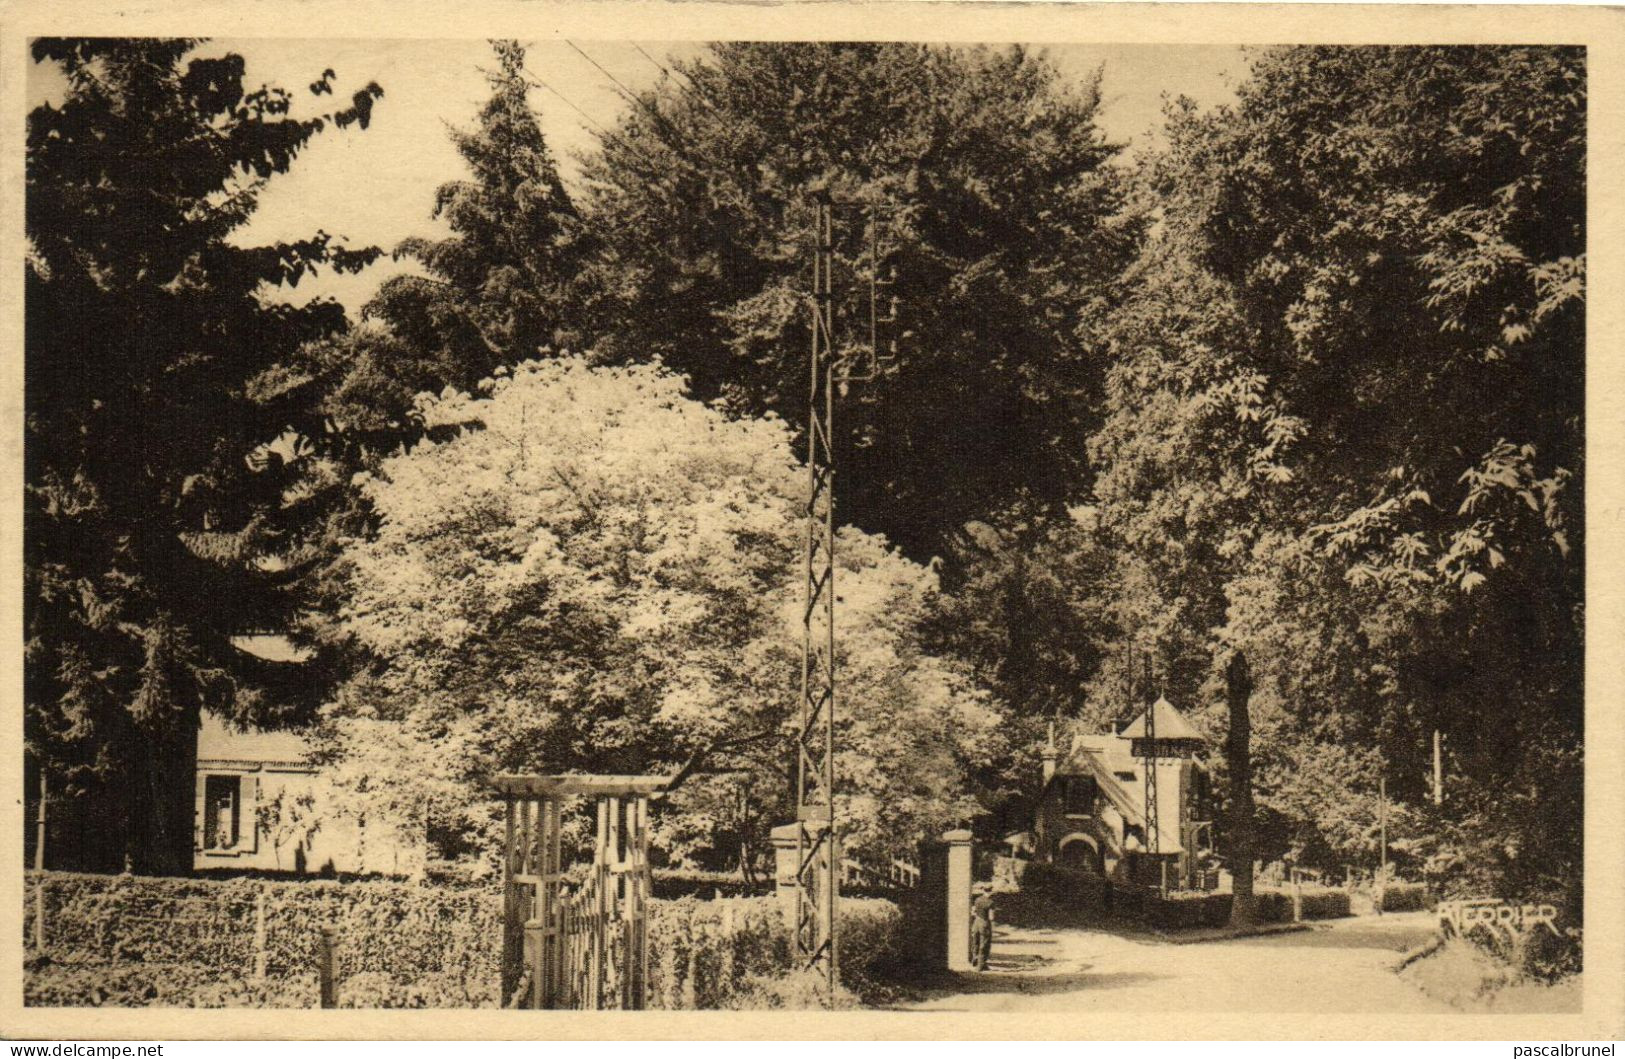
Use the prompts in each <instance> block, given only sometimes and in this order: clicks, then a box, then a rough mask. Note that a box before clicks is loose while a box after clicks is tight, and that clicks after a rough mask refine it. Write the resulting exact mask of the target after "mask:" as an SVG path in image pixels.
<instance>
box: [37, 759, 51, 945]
mask: <svg viewBox="0 0 1625 1059" xmlns="http://www.w3.org/2000/svg"><path fill="white" fill-rule="evenodd" d="M49 795H50V791H49V787H48V784H47V782H46V778H45V762H44V761H41V762H40V763H39V814H38V819H37V820H36V826H37V827H38V831H37V833H36V835H35V838H34V871H35V872H37V873H39V874H38V875H37V878H38V879H39V889H38V890H37V891H35V893H34V951H35V952H44V951H45V874H44V873H45V802H46V799H47V798H48V797H49Z"/></svg>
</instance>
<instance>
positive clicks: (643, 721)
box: [328, 357, 997, 864]
mask: <svg viewBox="0 0 1625 1059" xmlns="http://www.w3.org/2000/svg"><path fill="white" fill-rule="evenodd" d="M485 390H486V394H485V395H484V396H476V397H468V396H464V395H449V396H447V397H445V398H438V399H430V398H425V399H424V400H423V401H422V402H421V404H420V407H421V411H422V414H423V415H424V417H425V421H426V422H428V423H430V424H435V423H446V424H456V423H463V422H469V421H477V422H479V423H480V424H482V428H481V429H478V430H470V431H467V432H465V433H463V434H462V435H461V436H459V437H457V438H456V439H455V440H452V441H449V442H446V443H444V444H440V445H436V444H434V443H432V442H425V443H422V444H419V445H417V446H415V447H414V448H413V449H412V450H411V451H410V452H409V453H406V454H403V455H400V456H396V457H392V458H390V459H387V460H385V461H383V463H382V465H381V466H380V468H379V470H378V473H377V474H376V475H375V476H374V477H373V478H372V479H371V480H370V481H369V482H368V483H367V485H366V486H365V491H366V493H367V495H368V498H369V499H370V501H371V503H372V505H373V507H374V509H375V510H376V512H377V517H378V519H379V526H378V531H377V533H376V534H375V535H374V536H373V537H371V538H370V539H367V540H358V541H356V542H355V543H354V544H353V545H352V547H351V548H350V549H349V551H348V552H347V554H346V559H347V563H348V565H349V569H350V573H351V576H352V585H353V591H352V595H351V597H350V601H349V603H348V604H347V606H346V608H345V610H344V613H343V627H344V629H345V631H347V632H348V633H350V634H351V635H353V636H354V637H355V639H356V640H357V641H358V643H359V644H360V646H361V647H362V648H363V649H364V650H365V651H366V652H367V654H368V655H369V657H370V658H371V659H372V664H371V665H369V666H368V667H367V668H366V669H365V670H364V671H363V672H362V673H361V674H359V675H358V676H357V677H356V678H355V679H354V680H353V681H352V682H351V683H350V685H349V686H347V687H346V688H345V689H344V691H343V693H342V694H341V695H340V696H339V698H338V699H337V701H336V702H335V704H334V705H333V706H332V707H331V709H330V710H329V714H328V719H329V722H330V726H329V727H330V735H331V742H332V746H333V748H334V750H335V751H337V752H338V754H339V756H340V757H342V759H343V762H344V764H343V768H344V770H345V773H346V774H347V775H348V776H349V783H350V786H351V789H352V791H353V792H354V796H355V797H356V798H357V799H358V800H359V801H360V802H363V803H365V802H366V801H368V800H369V799H370V800H372V801H375V802H376V801H379V800H380V799H381V800H382V802H383V804H382V805H380V808H379V812H381V813H382V812H389V813H392V814H394V815H399V814H400V813H401V812H403V811H404V812H406V813H407V814H408V815H409V816H410V817H411V818H414V819H416V818H417V817H418V816H419V815H420V814H422V813H424V812H427V816H428V819H429V821H430V827H431V835H432V836H433V837H434V838H435V841H436V843H437V845H438V846H439V848H440V850H441V852H442V853H444V854H459V853H465V852H470V851H479V852H484V853H487V854H488V853H490V851H491V848H492V844H493V843H494V842H496V841H497V840H498V837H499V836H498V835H497V832H496V825H497V818H496V815H495V814H496V807H495V804H494V802H493V800H492V797H491V793H490V789H489V787H488V786H487V785H486V783H487V781H488V779H489V777H490V776H492V775H493V774H496V773H499V772H538V771H545V772H558V771H569V770H581V771H589V772H607V773H644V772H658V773H672V772H676V771H677V770H678V769H679V768H680V767H682V766H683V765H684V764H685V763H686V762H688V761H689V760H690V758H692V757H694V755H696V754H697V753H698V754H702V755H703V754H704V753H705V752H706V751H710V752H711V753H710V754H709V756H706V757H703V758H702V759H700V760H698V761H697V762H696V763H697V765H698V766H699V770H700V772H701V773H702V775H700V776H699V777H697V778H696V779H695V780H693V781H691V783H690V784H689V785H688V786H685V787H684V788H683V789H682V790H681V791H680V793H679V794H678V795H677V796H676V799H675V801H676V804H677V806H678V808H679V809H680V810H681V811H680V812H677V813H663V814H660V816H659V818H658V821H657V823H658V824H659V827H660V835H659V837H660V839H661V841H660V845H661V847H662V848H663V849H665V850H667V851H668V852H669V853H671V854H673V855H676V856H683V855H685V854H688V853H690V852H691V851H698V852H699V853H700V854H701V855H703V854H704V853H707V852H710V851H721V852H722V854H723V855H724V856H727V857H728V858H729V861H728V863H730V864H731V863H732V862H733V860H734V857H735V855H736V854H737V851H738V848H739V844H740V843H741V842H744V843H746V844H747V845H749V844H751V843H752V842H753V841H754V842H756V843H757V844H756V851H757V852H760V851H761V850H762V849H763V844H762V842H761V840H765V838H766V834H765V829H766V828H767V827H771V826H773V825H775V824H777V823H781V822H783V821H784V820H785V819H788V818H789V817H790V816H791V815H792V814H793V807H794V802H793V797H792V794H791V792H792V789H793V788H792V786H791V780H792V775H791V773H790V771H789V769H790V768H791V764H792V762H793V760H794V759H793V756H792V754H791V752H790V746H791V740H792V729H793V726H794V724H795V721H794V717H795V712H796V710H797V708H798V703H797V698H796V688H797V675H798V673H799V666H800V656H799V643H800V640H799V636H800V589H801V585H800V579H799V573H800V566H799V564H798V561H797V555H798V552H799V548H800V542H801V535H800V528H801V527H800V522H799V520H798V510H797V509H798V507H799V505H800V502H801V486H802V478H801V475H800V474H798V473H797V472H796V468H795V460H794V458H793V456H792V454H791V451H790V446H789V437H788V431H787V430H786V428H785V427H784V425H783V424H782V423H781V422H779V421H777V420H775V419H764V420H729V419H727V418H725V417H724V416H723V415H722V414H721V413H720V412H718V411H716V410H714V409H711V408H708V407H706V406H705V405H702V404H700V403H698V402H695V401H693V400H692V399H690V398H688V397H687V396H685V394H684V393H683V382H682V380H681V379H679V378H676V377H674V376H672V375H669V374H667V373H665V372H663V371H661V370H659V369H655V368H650V367H632V368H622V369H608V368H600V369H593V368H588V367H587V366H585V364H584V363H583V362H582V361H581V360H579V359H577V358H573V357H572V358H567V359H555V360H550V361H544V362H534V361H533V362H527V363H525V364H522V365H520V366H519V367H518V368H517V369H516V370H515V371H514V372H513V373H512V374H508V373H506V372H504V373H501V374H499V375H498V377H497V378H496V379H495V380H493V381H492V382H490V383H489V384H488V385H487V386H486V387H485ZM840 556H841V567H840V572H839V574H838V579H839V580H838V585H839V605H838V608H837V610H838V620H839V621H840V622H841V628H842V631H843V636H842V647H841V664H842V673H843V678H842V687H843V689H844V694H843V697H842V700H841V705H840V713H839V717H840V735H839V740H840V747H841V751H840V756H839V759H838V761H839V765H838V767H839V770H840V772H841V774H842V777H843V789H844V792H845V793H846V798H845V805H844V806H843V811H844V813H845V815H844V816H843V819H845V820H846V821H847V823H848V826H849V827H850V831H849V832H848V847H849V849H851V850H852V851H853V852H854V853H862V852H864V851H870V852H886V851H889V850H891V849H894V848H901V847H911V846H912V843H913V842H914V841H915V840H916V839H917V837H918V836H919V835H920V834H921V833H924V832H927V831H930V830H931V829H932V828H938V829H940V828H942V827H946V826H951V825H953V824H954V823H955V822H957V821H958V820H961V819H963V818H966V817H968V816H969V815H971V814H972V813H973V812H974V804H975V803H974V801H973V800H972V798H971V794H972V793H973V792H972V789H971V785H970V781H969V778H968V773H969V770H970V769H971V768H972V767H974V766H976V765H979V764H982V763H985V762H986V761H987V760H988V759H989V758H990V757H991V756H992V755H993V752H994V750H995V746H996V742H997V733H996V730H995V725H996V721H997V715H996V714H995V713H994V712H993V710H992V709H991V708H990V706H989V704H988V702H987V701H986V698H985V696H984V695H982V694H980V693H978V692H976V691H975V690H974V689H973V686H972V684H971V682H970V681H969V680H968V679H967V677H966V675H965V674H964V673H963V672H962V670H961V669H960V667H958V666H956V665H954V664H953V663H951V662H948V661H946V660H944V659H942V658H939V657H936V656H933V655H930V654H928V653H926V652H925V651H923V650H922V649H921V647H920V643H919V634H918V631H917V630H918V626H919V624H920V622H921V621H922V618H923V614H924V609H925V606H926V604H927V602H928V600H929V597H930V596H931V595H932V593H933V592H934V590H935V579H934V578H933V576H932V575H931V574H930V572H929V571H927V570H925V569H924V568H922V567H920V566H917V565H915V564H913V563H910V562H908V561H907V560H906V559H904V558H902V557H901V556H900V555H898V554H896V553H895V552H893V551H891V550H889V549H888V548H887V547H886V546H885V545H884V543H883V542H882V541H880V540H878V539H877V538H874V537H870V536H866V535H864V534H861V533H858V532H856V531H852V530H848V531H843V533H842V534H841V540H840ZM716 769H721V770H723V771H724V772H725V773H727V774H725V775H722V776H716V777H708V776H705V775H703V773H704V772H706V771H708V770H716ZM363 811H364V810H363Z"/></svg>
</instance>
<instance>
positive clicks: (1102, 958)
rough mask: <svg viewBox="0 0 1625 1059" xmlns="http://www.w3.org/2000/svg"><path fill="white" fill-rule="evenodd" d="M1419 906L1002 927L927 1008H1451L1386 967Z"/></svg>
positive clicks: (930, 997) (1431, 925) (1428, 928)
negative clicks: (1150, 925) (1199, 924)
mask: <svg viewBox="0 0 1625 1059" xmlns="http://www.w3.org/2000/svg"><path fill="white" fill-rule="evenodd" d="M1436 922H1437V921H1436V920H1435V919H1434V918H1433V917H1432V916H1431V915H1429V914H1427V913H1425V912H1418V913H1406V914H1400V915H1388V916H1381V917H1375V916H1359V917H1355V918H1351V919H1341V920H1332V921H1329V922H1326V923H1317V924H1315V925H1313V927H1312V928H1311V929H1310V930H1307V931H1300V932H1294V933H1287V934H1272V935H1268V936H1264V937H1255V938H1236V939H1230V940H1225V941H1210V942H1202V943H1197V944H1185V945H1175V944H1171V943H1168V942H1163V941H1153V940H1148V939H1144V938H1136V937H1125V936H1123V935H1120V934H1113V933H1107V932H1105V931H1097V930H1077V929H1054V930H1038V929H1023V928H1011V927H1002V926H1001V927H999V928H998V933H997V934H996V935H995V940H994V945H993V959H992V963H991V965H990V966H989V968H988V970H987V971H985V972H981V973H976V972H969V973H965V974H959V975H955V976H954V978H953V980H952V981H945V982H943V983H942V984H941V985H940V986H939V987H937V988H935V989H933V990H931V991H930V992H929V993H928V994H927V996H926V998H925V999H923V1000H921V1001H919V1002H917V1003H913V1004H909V1005H906V1006H907V1007H909V1008H911V1009H917V1010H926V1011H1089V1010H1094V1009H1099V1010H1102V1011H1111V1012H1131V1011H1147V1012H1168V1011H1223V1012H1229V1013H1239V1012H1260V1013H1287V1012H1314V1013H1339V1014H1340V1013H1364V1012H1381V1013H1385V1014H1391V1013H1396V1012H1449V1011H1451V1010H1453V1009H1451V1008H1450V1007H1449V1006H1447V1005H1445V1004H1444V1003H1442V1002H1440V1001H1437V1000H1434V999H1431V998H1429V997H1428V996H1426V995H1425V994H1423V993H1422V992H1421V991H1420V990H1418V989H1416V988H1415V987H1414V986H1412V985H1410V984H1409V983H1407V982H1404V981H1402V980H1401V979H1399V978H1398V977H1397V976H1396V975H1395V974H1394V973H1393V969H1392V968H1393V965H1394V963H1395V962H1396V961H1397V960H1398V958H1399V956H1400V954H1401V953H1403V952H1404V951H1406V950H1407V949H1410V948H1412V947H1413V946H1415V945H1418V944H1420V943H1421V942H1422V941H1424V940H1426V939H1427V937H1428V935H1430V934H1432V933H1433V931H1434V930H1435V929H1436Z"/></svg>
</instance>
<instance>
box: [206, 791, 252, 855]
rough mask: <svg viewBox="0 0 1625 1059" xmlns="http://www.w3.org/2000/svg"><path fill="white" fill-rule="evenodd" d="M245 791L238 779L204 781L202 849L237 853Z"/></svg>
mask: <svg viewBox="0 0 1625 1059" xmlns="http://www.w3.org/2000/svg"><path fill="white" fill-rule="evenodd" d="M241 792H242V787H241V784H240V782H239V780H238V777H236V776H209V777H206V778H205V779H204V781H203V848H204V849H235V848H236V847H237V840H238V835H239V827H240V824H241V820H242V815H243V807H242V793H241Z"/></svg>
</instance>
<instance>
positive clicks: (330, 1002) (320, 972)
mask: <svg viewBox="0 0 1625 1059" xmlns="http://www.w3.org/2000/svg"><path fill="white" fill-rule="evenodd" d="M316 976H317V978H318V980H319V981H320V983H321V990H322V1007H324V1008H336V1007H338V1006H339V998H338V989H337V987H336V985H335V983H334V982H333V928H332V927H323V928H322V934H321V938H320V941H319V945H318V948H317V950H316Z"/></svg>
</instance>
